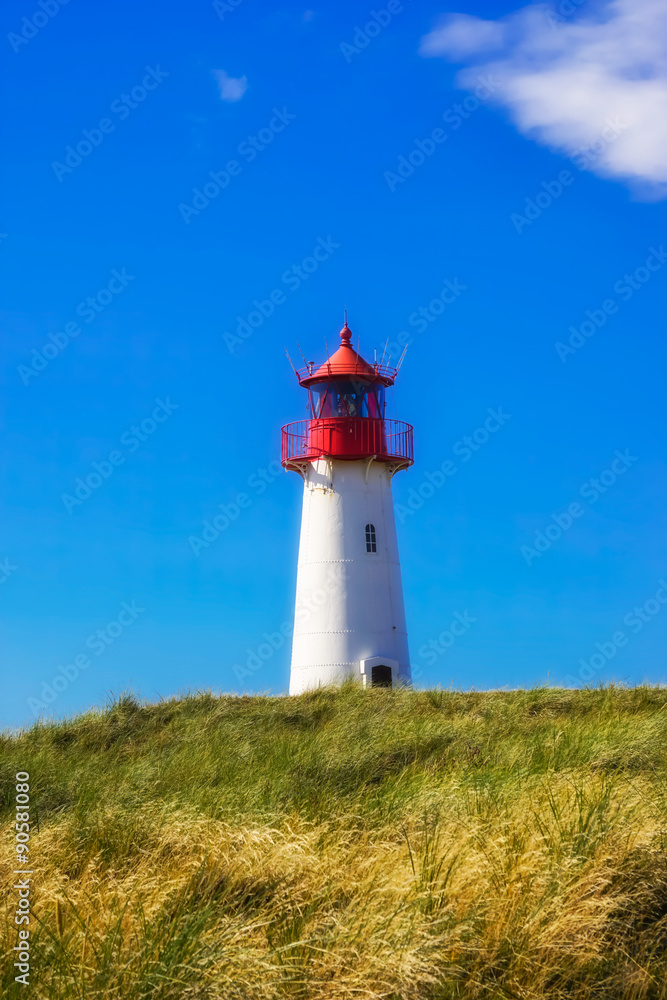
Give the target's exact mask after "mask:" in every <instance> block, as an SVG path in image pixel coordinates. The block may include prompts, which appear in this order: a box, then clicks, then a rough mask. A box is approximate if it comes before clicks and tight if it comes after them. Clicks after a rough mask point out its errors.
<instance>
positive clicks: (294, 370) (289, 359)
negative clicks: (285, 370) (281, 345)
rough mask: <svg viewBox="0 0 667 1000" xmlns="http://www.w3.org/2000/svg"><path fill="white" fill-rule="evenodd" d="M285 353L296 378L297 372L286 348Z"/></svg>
mask: <svg viewBox="0 0 667 1000" xmlns="http://www.w3.org/2000/svg"><path fill="white" fill-rule="evenodd" d="M285 354H286V355H287V360H288V361H289V363H290V365H292V371H293V372H294V374H295V375H296V377H297V378H298V377H299V376H298V374H297V370H296V368H295V367H294V365H293V364H292V359H291V358H290V356H289V351H288V350H287V348H285Z"/></svg>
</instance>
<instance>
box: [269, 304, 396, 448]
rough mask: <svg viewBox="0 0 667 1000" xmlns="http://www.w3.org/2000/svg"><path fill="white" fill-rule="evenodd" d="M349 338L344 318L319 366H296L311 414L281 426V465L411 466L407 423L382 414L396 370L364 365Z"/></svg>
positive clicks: (384, 366) (311, 363) (365, 363)
mask: <svg viewBox="0 0 667 1000" xmlns="http://www.w3.org/2000/svg"><path fill="white" fill-rule="evenodd" d="M351 339H352V331H351V330H350V328H349V327H348V325H347V318H346V321H345V325H344V327H343V329H342V330H341V331H340V340H341V343H340V347H339V348H338V350H337V351H336V352H335V353H334V354H333V355H332V356H331V357H330V358H328V359H327V360H326V361H325V362H324V364H321V365H319V367H318V366H316V365H315V364H314V362H309V363H308V364H307V365H306V366H305V367H304V368H300V369H299V370H298V371H296V376H297V378H298V379H299V384H300V385H302V386H303V387H304V389H307V390H308V411H309V413H310V415H311V419H309V420H297V421H295V422H294V423H291V424H287V425H286V426H285V427H283V429H282V464H283V465H284V466H285V468H288V467H289V466H298V464H300V463H303V462H304V461H306V462H308V461H316V460H317V459H319V458H323V457H324V458H336V459H342V460H347V461H351V460H355V459H362V458H375V459H376V461H379V462H389V463H391V464H392V465H393V466H394V467H396V466H398V467H404V468H407V467H408V466H410V465H412V463H413V460H414V459H413V449H412V427H411V426H410V424H406V423H403V421H401V420H393V419H388V418H387V417H385V406H386V402H385V389H386V388H387V387H388V386H392V385H393V384H394V381H395V378H396V374H397V371H398V369H397V368H390V367H389V366H388V365H383V364H381V363H380V364H378V363H377V362H375V363H374V364H369V363H368V362H367V361H365V360H364V359H363V358H362V357H361V355H360V354H358V353H357V352H356V351H355V350H354V349H353V347H352V346H351V343H350V341H351Z"/></svg>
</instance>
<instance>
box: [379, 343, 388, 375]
mask: <svg viewBox="0 0 667 1000" xmlns="http://www.w3.org/2000/svg"><path fill="white" fill-rule="evenodd" d="M388 343H389V337H387V339H386V341H385V345H384V350H383V351H382V357H381V358H380V368H381V367H382V362H383V361H384V352H385V351H386V350H387V344H388Z"/></svg>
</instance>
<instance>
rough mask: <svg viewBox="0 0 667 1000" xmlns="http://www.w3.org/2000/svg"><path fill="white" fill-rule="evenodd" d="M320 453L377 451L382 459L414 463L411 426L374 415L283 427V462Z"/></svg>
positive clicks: (362, 454) (354, 454)
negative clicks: (376, 417)
mask: <svg viewBox="0 0 667 1000" xmlns="http://www.w3.org/2000/svg"><path fill="white" fill-rule="evenodd" d="M321 455H326V456H327V457H331V458H341V459H355V458H370V457H371V455H375V457H376V458H377V459H378V460H379V461H381V462H391V461H394V460H395V459H399V460H402V461H404V462H409V463H410V464H412V462H413V461H414V454H413V448H412V427H411V425H410V424H406V423H404V422H403V421H402V420H379V419H374V418H372V417H324V418H322V419H321V420H295V421H294V423H291V424H286V425H285V426H284V427H283V429H282V454H281V460H282V462H283V465H284V464H285V463H286V462H295V461H299V460H301V461H311V460H312V459H316V458H319V457H320V456H321Z"/></svg>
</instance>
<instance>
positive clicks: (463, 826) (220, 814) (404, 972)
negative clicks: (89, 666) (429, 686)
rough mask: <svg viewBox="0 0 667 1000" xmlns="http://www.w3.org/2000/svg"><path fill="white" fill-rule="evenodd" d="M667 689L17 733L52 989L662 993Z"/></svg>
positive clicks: (332, 703) (36, 945)
mask: <svg viewBox="0 0 667 1000" xmlns="http://www.w3.org/2000/svg"><path fill="white" fill-rule="evenodd" d="M666 706H667V691H665V690H662V689H660V688H651V687H638V688H632V689H626V688H619V687H610V688H600V689H597V690H584V691H565V690H559V689H553V688H543V689H536V690H530V691H512V692H487V693H456V692H443V691H439V690H435V691H421V692H417V691H397V690H394V691H391V690H385V689H382V690H376V691H360V690H359V689H358V688H356V687H353V686H346V687H344V688H342V689H339V690H323V691H319V692H314V693H312V694H307V695H302V696H299V697H297V698H265V697H252V698H250V697H242V698H238V697H221V698H216V697H213V696H212V695H210V694H202V695H196V696H188V697H185V698H183V699H181V700H174V701H166V702H162V703H160V704H156V705H144V704H140V703H138V702H137V701H136V700H134V699H133V698H132V697H131V696H124V697H121V698H119V699H118V701H117V702H116V703H115V704H113V705H111V706H110V707H109V708H108V709H107V710H106V711H103V712H94V713H88V714H86V715H82V716H80V717H78V718H76V719H72V720H68V721H62V722H58V723H53V724H40V725H36V726H34V727H33V728H32V729H30V730H28V731H25V732H23V733H20V734H18V735H13V736H9V735H5V736H3V737H2V738H1V739H0V776H1V777H2V782H1V788H2V800H1V802H0V808H1V809H2V826H3V829H2V837H1V843H2V850H1V852H0V859H1V863H2V869H3V876H4V879H3V884H4V886H5V887H7V888H6V890H5V892H4V899H3V914H2V922H1V924H0V934H1V936H2V941H1V947H2V953H3V966H2V970H1V976H0V993H1V994H2V996H3V997H4V996H7V997H12V996H23V995H24V994H23V993H22V992H21V991H22V990H23V989H24V988H23V987H22V986H20V985H18V984H15V983H14V980H13V977H14V974H15V973H14V969H13V967H12V962H13V960H14V959H13V958H12V957H10V956H11V955H13V954H14V953H13V952H12V948H13V946H14V944H15V943H16V927H15V925H14V923H13V916H14V911H15V908H16V902H17V900H16V898H15V897H16V893H15V892H14V891H13V890H12V889H11V886H12V883H13V876H12V874H11V873H12V870H13V868H14V858H13V855H12V853H11V851H12V845H13V822H14V816H13V808H14V805H13V802H14V800H13V794H14V774H15V773H16V772H17V771H21V770H26V771H29V772H30V785H31V792H30V794H31V801H32V810H33V820H36V821H37V822H36V823H35V825H34V827H33V831H32V836H31V841H30V845H31V856H30V860H31V866H32V867H33V870H34V872H35V876H34V882H33V886H34V889H33V892H34V896H33V902H34V908H33V914H34V919H33V922H32V923H31V925H30V928H31V952H32V955H33V958H32V971H31V983H30V987H29V988H28V991H26V993H25V995H27V996H30V997H34V998H40V1000H42V998H44V1000H46V998H48V1000H65V998H67V1000H75V998H84V997H85V998H95V1000H97V998H100V1000H101V998H104V1000H116V998H119V1000H120V998H122V1000H139V998H149V997H150V998H160V1000H162V998H164V1000H167V998H186V1000H187V998H212V1000H217V998H220V1000H223V998H224V1000H250V998H252V1000H274V998H275V1000H278V998H294V1000H297V998H303V1000H305V998H311V997H313V998H314V997H317V998H327V1000H379V998H386V1000H422V998H423V1000H455V998H488V1000H491V998H493V1000H496V998H497V1000H505V998H507V1000H516V998H521V1000H533V998H534V1000H552V998H553V1000H557V998H558V1000H565V998H568V1000H575V998H576V1000H584V998H586V1000H598V998H599V1000H615V998H618V1000H635V998H636V1000H639V998H650V1000H658V998H666V997H667V783H666V776H667V753H666V750H667V707H666Z"/></svg>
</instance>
